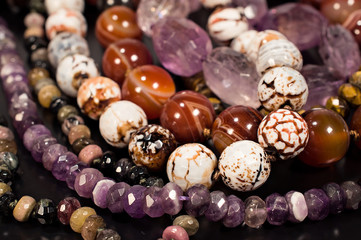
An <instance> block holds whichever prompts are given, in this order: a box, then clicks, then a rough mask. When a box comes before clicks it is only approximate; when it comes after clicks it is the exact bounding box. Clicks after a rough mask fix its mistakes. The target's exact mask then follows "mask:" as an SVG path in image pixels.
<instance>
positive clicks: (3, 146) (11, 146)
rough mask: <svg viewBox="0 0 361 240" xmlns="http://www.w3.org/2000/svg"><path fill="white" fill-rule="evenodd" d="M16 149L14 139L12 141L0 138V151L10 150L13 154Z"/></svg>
mask: <svg viewBox="0 0 361 240" xmlns="http://www.w3.org/2000/svg"><path fill="white" fill-rule="evenodd" d="M17 151H18V147H17V145H16V142H15V141H14V140H13V141H8V140H0V152H11V153H13V154H16V153H17Z"/></svg>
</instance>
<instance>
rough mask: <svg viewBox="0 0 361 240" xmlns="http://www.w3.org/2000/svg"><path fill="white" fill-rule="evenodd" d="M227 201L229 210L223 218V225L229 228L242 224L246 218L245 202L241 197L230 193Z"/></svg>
mask: <svg viewBox="0 0 361 240" xmlns="http://www.w3.org/2000/svg"><path fill="white" fill-rule="evenodd" d="M227 201H228V210H227V213H226V215H225V216H224V218H223V225H224V226H226V227H228V228H235V227H237V226H239V225H241V223H242V222H243V220H244V209H245V204H244V202H243V201H242V200H241V199H240V198H238V197H236V196H234V195H229V196H228V197H227Z"/></svg>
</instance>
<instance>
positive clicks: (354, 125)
mask: <svg viewBox="0 0 361 240" xmlns="http://www.w3.org/2000/svg"><path fill="white" fill-rule="evenodd" d="M350 128H351V129H352V130H354V131H356V133H357V134H358V135H361V106H360V107H358V108H357V110H356V111H355V113H354V114H353V116H352V119H351V125H350ZM356 146H357V147H358V148H359V149H361V137H360V136H358V137H357V140H356Z"/></svg>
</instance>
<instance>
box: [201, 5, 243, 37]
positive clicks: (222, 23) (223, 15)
mask: <svg viewBox="0 0 361 240" xmlns="http://www.w3.org/2000/svg"><path fill="white" fill-rule="evenodd" d="M243 10H244V9H243V8H230V7H226V8H217V9H216V10H215V11H214V12H213V13H212V14H211V15H210V16H209V18H208V24H207V28H208V31H209V34H210V35H211V37H212V38H213V39H214V40H215V41H217V42H224V43H227V42H228V41H230V40H232V39H233V38H235V37H237V36H238V35H240V34H241V33H243V32H245V31H247V30H248V21H247V18H246V17H245V15H244V14H243Z"/></svg>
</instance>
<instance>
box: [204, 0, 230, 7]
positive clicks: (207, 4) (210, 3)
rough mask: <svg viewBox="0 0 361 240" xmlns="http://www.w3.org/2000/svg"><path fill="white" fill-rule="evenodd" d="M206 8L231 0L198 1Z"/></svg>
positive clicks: (221, 4) (225, 3)
mask: <svg viewBox="0 0 361 240" xmlns="http://www.w3.org/2000/svg"><path fill="white" fill-rule="evenodd" d="M200 2H201V3H202V5H203V6H204V7H206V8H214V7H217V6H226V5H229V4H230V3H232V0H202V1H200Z"/></svg>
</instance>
